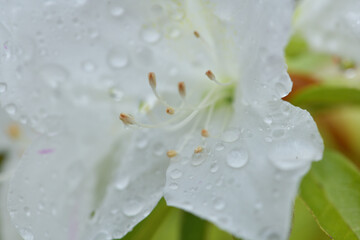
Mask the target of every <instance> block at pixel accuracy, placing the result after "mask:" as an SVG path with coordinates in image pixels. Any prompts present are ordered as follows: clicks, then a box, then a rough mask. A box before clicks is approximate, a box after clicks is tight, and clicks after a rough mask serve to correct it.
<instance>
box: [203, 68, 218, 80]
mask: <svg viewBox="0 0 360 240" xmlns="http://www.w3.org/2000/svg"><path fill="white" fill-rule="evenodd" d="M205 75H206V76H207V77H208V78H209V79H210V80H212V81H216V78H215V75H214V73H213V72H212V71H211V70H208V71H206V73H205Z"/></svg>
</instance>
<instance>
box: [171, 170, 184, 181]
mask: <svg viewBox="0 0 360 240" xmlns="http://www.w3.org/2000/svg"><path fill="white" fill-rule="evenodd" d="M181 176H182V172H181V171H180V170H179V169H173V170H171V171H170V177H171V178H172V179H178V178H181Z"/></svg>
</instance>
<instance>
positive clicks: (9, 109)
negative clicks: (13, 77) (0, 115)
mask: <svg viewBox="0 0 360 240" xmlns="http://www.w3.org/2000/svg"><path fill="white" fill-rule="evenodd" d="M5 110H6V112H7V113H8V114H10V115H14V114H15V113H16V111H17V108H16V105H15V104H12V103H9V104H8V105H6V106H5Z"/></svg>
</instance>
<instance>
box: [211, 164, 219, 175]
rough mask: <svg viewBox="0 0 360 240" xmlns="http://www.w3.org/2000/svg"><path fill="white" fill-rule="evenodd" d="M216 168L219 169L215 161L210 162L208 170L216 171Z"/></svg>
mask: <svg viewBox="0 0 360 240" xmlns="http://www.w3.org/2000/svg"><path fill="white" fill-rule="evenodd" d="M218 169H219V166H218V165H217V164H216V163H213V164H211V166H210V172H212V173H216V172H217V170H218Z"/></svg>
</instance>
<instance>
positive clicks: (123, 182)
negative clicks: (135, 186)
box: [115, 176, 130, 190]
mask: <svg viewBox="0 0 360 240" xmlns="http://www.w3.org/2000/svg"><path fill="white" fill-rule="evenodd" d="M129 182H130V178H129V177H127V176H126V177H122V178H120V179H119V180H117V182H116V185H115V187H116V189H117V190H124V189H125V188H126V187H127V186H128V185H129Z"/></svg>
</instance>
